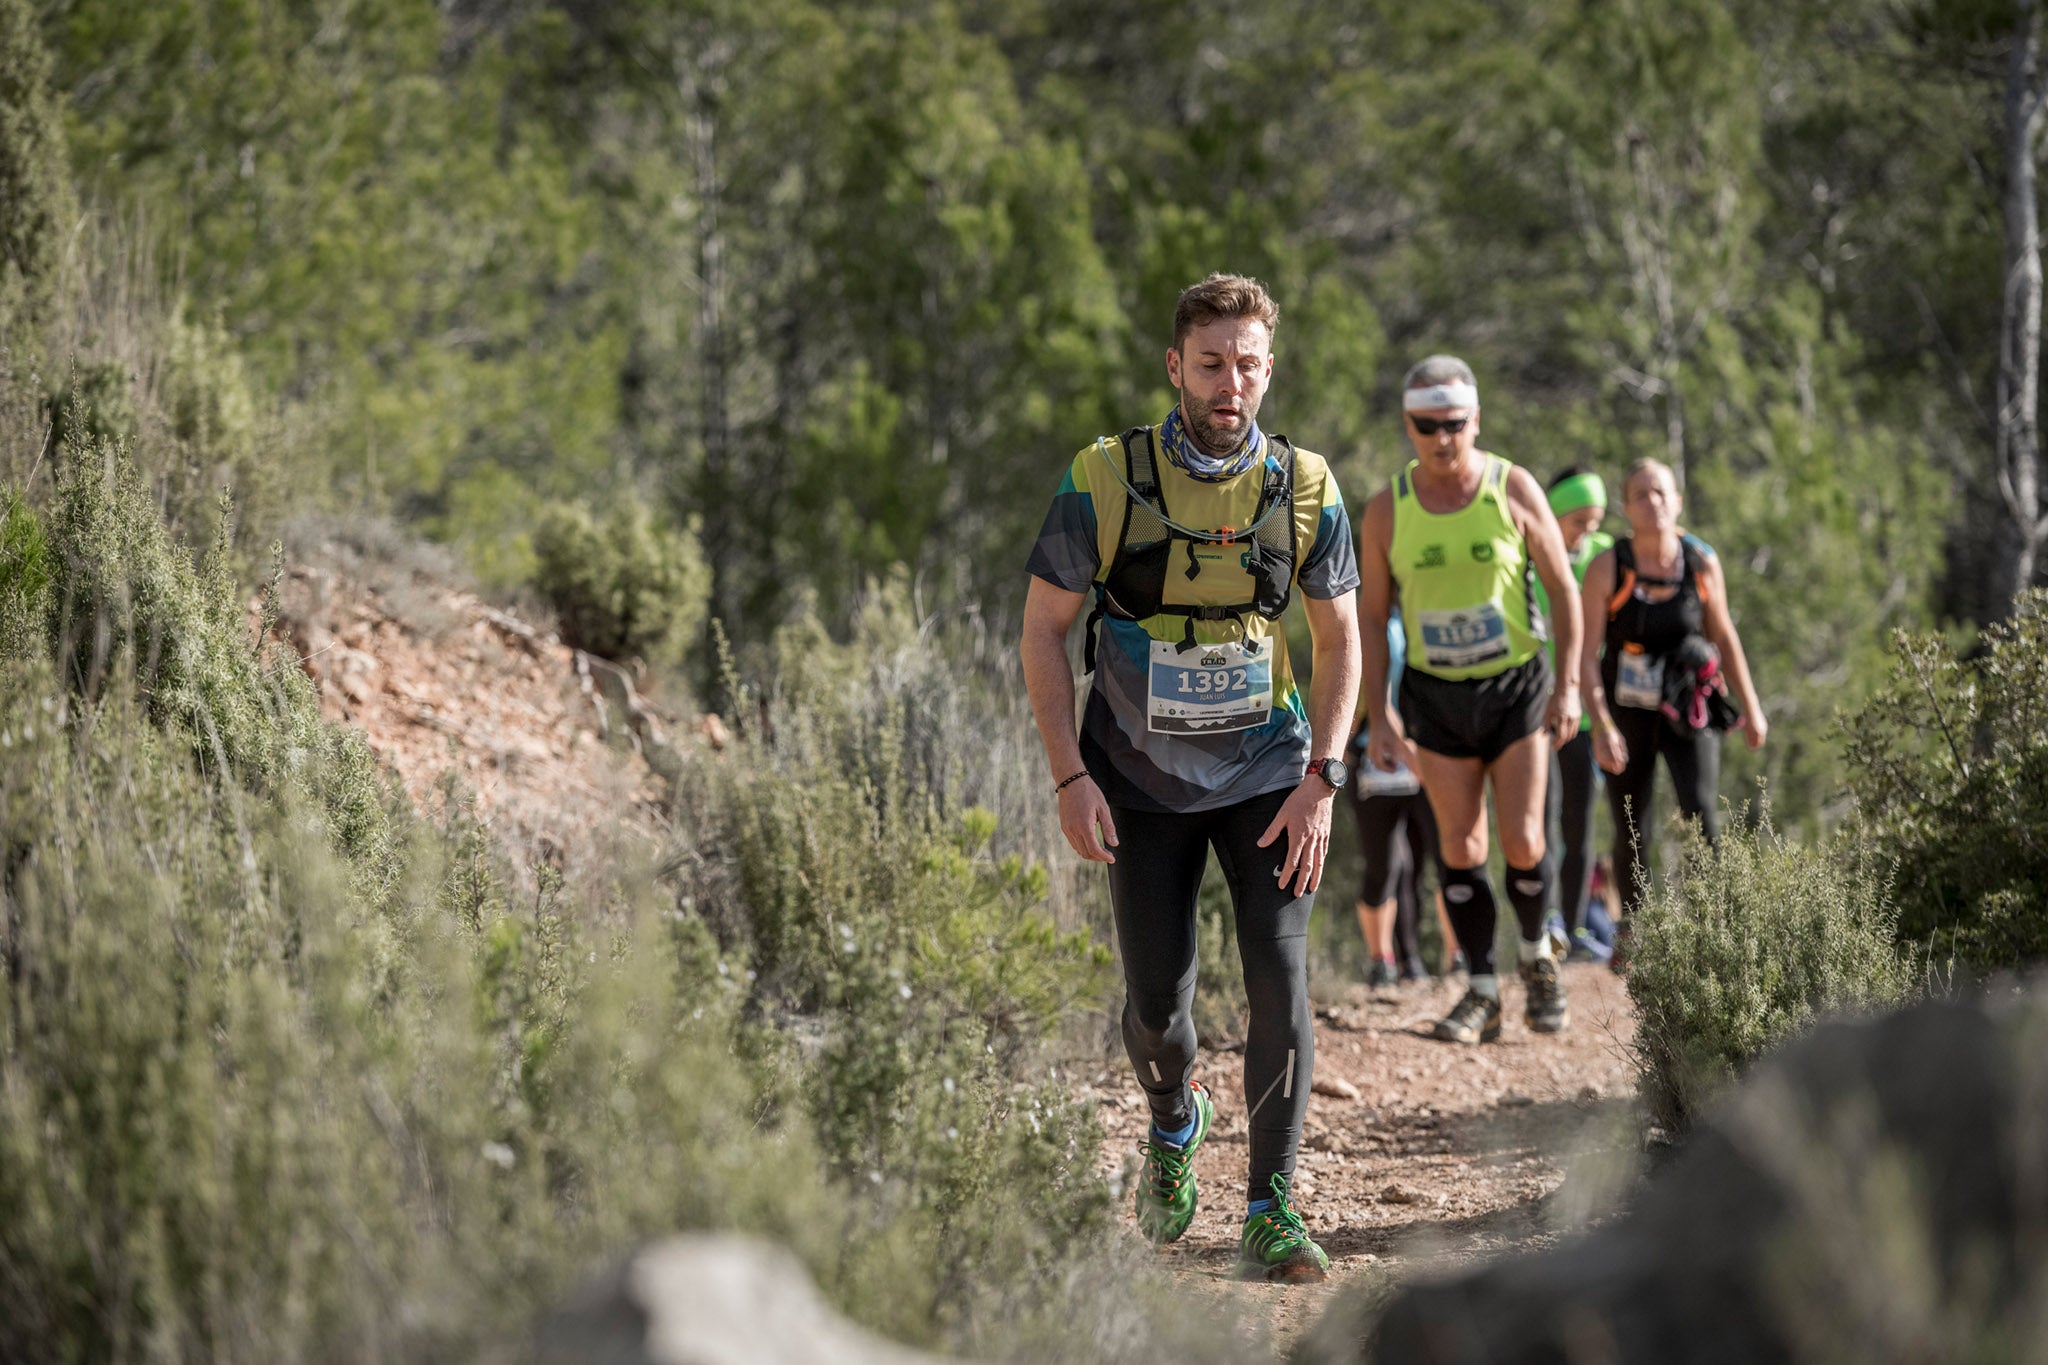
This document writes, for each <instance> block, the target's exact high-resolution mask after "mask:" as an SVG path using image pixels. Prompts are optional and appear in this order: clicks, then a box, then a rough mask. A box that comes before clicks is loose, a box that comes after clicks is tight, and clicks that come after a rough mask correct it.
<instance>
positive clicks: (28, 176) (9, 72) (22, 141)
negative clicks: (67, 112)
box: [0, 0, 78, 344]
mask: <svg viewBox="0 0 2048 1365" xmlns="http://www.w3.org/2000/svg"><path fill="white" fill-rule="evenodd" d="M40 22H41V21H40V18H39V15H38V10H37V7H36V6H35V5H34V4H32V3H30V0H0V339H4V338H8V337H10V336H16V335H19V334H18V333H17V332H16V330H15V326H14V324H15V322H16V321H17V320H19V321H21V322H23V323H26V324H27V326H26V327H24V328H23V329H22V330H23V331H24V332H25V331H28V330H31V329H33V328H34V327H35V325H36V324H38V323H40V322H42V321H43V320H44V319H45V317H46V315H47V314H48V312H49V310H50V307H51V304H52V301H53V298H54V296H55V294H56V281H57V274H58V265H59V262H60V260H61V259H62V256H63V245H64V235H65V234H66V233H67V232H69V231H70V229H71V225H72V220H73V219H74V218H75V217H76V216H77V212H78V204H77V201H76V200H75V199H74V198H73V196H72V192H71V174H70V170H69V168H68V167H67V166H66V165H65V153H64V115H63V110H62V108H61V107H60V106H59V105H58V103H57V102H56V101H55V100H53V99H51V98H50V90H49V78H50V56H49V53H48V51H47V50H45V48H44V46H43V41H42V35H41V33H40V32H39V31H38V30H39V25H40ZM17 344H19V343H17Z"/></svg>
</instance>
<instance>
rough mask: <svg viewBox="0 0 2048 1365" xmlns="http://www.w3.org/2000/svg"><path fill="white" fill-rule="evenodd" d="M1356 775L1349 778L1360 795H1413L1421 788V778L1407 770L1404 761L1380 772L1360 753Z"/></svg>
mask: <svg viewBox="0 0 2048 1365" xmlns="http://www.w3.org/2000/svg"><path fill="white" fill-rule="evenodd" d="M1359 757H1360V759H1361V760H1362V761H1361V762H1360V763H1359V765H1358V768H1357V776H1355V777H1353V778H1352V779H1351V781H1352V788H1353V790H1355V791H1356V792H1357V793H1358V794H1359V796H1360V797H1368V796H1413V795H1415V793H1417V792H1419V791H1421V790H1422V779H1421V778H1419V777H1417V776H1416V775H1415V774H1414V773H1412V772H1410V771H1409V770H1408V765H1407V764H1405V763H1397V764H1395V765H1394V771H1392V772H1390V773H1387V772H1381V771H1380V770H1379V769H1378V768H1375V767H1374V766H1373V765H1372V760H1371V759H1370V758H1366V757H1365V756H1364V755H1363V754H1361V755H1360V756H1359Z"/></svg>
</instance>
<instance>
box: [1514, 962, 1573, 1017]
mask: <svg viewBox="0 0 2048 1365" xmlns="http://www.w3.org/2000/svg"><path fill="white" fill-rule="evenodd" d="M1522 985H1523V986H1525V987H1527V988H1528V998H1527V1002H1526V1004H1525V1005H1524V1006H1523V1012H1522V1018H1523V1020H1524V1021H1525V1022H1526V1023H1527V1024H1528V1025H1529V1031H1530V1032H1531V1033H1558V1032H1561V1031H1562V1030H1563V1028H1564V1026H1565V1025H1566V1024H1569V1023H1570V1022H1571V1021H1572V1011H1571V1006H1570V1005H1569V1004H1567V1003H1566V1001H1565V998H1564V980H1563V979H1562V978H1561V977H1559V976H1558V974H1557V959H1555V958H1549V957H1539V958H1537V959H1536V960H1535V961H1534V962H1524V963H1523V964H1522Z"/></svg>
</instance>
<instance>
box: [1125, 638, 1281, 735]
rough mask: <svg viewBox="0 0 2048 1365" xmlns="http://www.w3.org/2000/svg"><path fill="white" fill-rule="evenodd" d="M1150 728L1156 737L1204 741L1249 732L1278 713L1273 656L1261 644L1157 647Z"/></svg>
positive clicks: (1148, 719) (1156, 643)
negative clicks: (1202, 737)
mask: <svg viewBox="0 0 2048 1365" xmlns="http://www.w3.org/2000/svg"><path fill="white" fill-rule="evenodd" d="M1145 709H1146V728H1147V729H1149V730H1151V731H1152V732H1153V733H1155V734H1169V735H1199V734H1209V733H1214V732H1221V731H1228V730H1250V729H1252V728H1254V727H1256V726H1260V725H1264V724H1265V723H1266V718H1267V717H1268V716H1270V715H1271V714H1272V712H1273V652H1272V650H1271V649H1270V648H1268V647H1267V646H1264V645H1261V644H1259V643H1258V642H1257V641H1251V642H1248V643H1247V642H1244V641H1238V642H1234V643H1231V644H1223V645H1196V646H1195V647H1194V648H1193V649H1189V650H1182V649H1181V647H1180V646H1179V644H1177V643H1175V642H1172V641H1168V640H1154V641H1153V642H1152V676H1151V696H1150V698H1149V699H1148V704H1147V706H1146V708H1145Z"/></svg>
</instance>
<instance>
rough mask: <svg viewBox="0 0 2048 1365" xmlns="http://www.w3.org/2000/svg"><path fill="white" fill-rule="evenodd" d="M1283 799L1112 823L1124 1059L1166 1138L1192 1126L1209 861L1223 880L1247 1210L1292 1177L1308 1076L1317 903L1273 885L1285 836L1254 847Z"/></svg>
mask: <svg viewBox="0 0 2048 1365" xmlns="http://www.w3.org/2000/svg"><path fill="white" fill-rule="evenodd" d="M1288 794H1289V793H1288V791H1285V790H1283V791H1276V792H1269V793H1267V794H1266V795H1264V796H1257V797H1253V798H1252V799H1250V800H1248V801H1244V802H1240V803H1239V804H1237V805H1234V806H1226V807H1224V808H1222V809H1220V810H1212V811H1199V812H1196V813H1193V814H1160V813H1157V812H1148V811H1136V810H1115V811H1113V812H1112V814H1113V816H1114V818H1115V820H1116V832H1117V847H1116V849H1115V853H1116V861H1115V862H1114V863H1112V864H1111V865H1110V869H1109V892H1110V900H1111V902H1112V904H1113V906H1114V909H1115V912H1116V937H1117V946H1118V948H1119V949H1120V950H1121V952H1122V955H1123V967H1124V992H1125V994H1124V1017H1123V1032H1124V1048H1125V1049H1126V1050H1127V1051H1128V1052H1129V1053H1130V1057H1131V1065H1132V1066H1133V1067H1135V1068H1136V1070H1137V1073H1138V1084H1139V1085H1140V1086H1141V1087H1143V1089H1144V1091H1145V1095H1146V1098H1147V1099H1148V1100H1150V1102H1151V1107H1152V1122H1153V1123H1154V1124H1155V1125H1157V1126H1158V1127H1160V1128H1162V1129H1165V1130H1167V1131H1172V1130H1174V1129H1176V1128H1180V1127H1183V1126H1185V1125H1186V1123H1187V1121H1188V1120H1189V1119H1190V1118H1191V1117H1193V1110H1192V1108H1191V1101H1190V1096H1189V1092H1188V1084H1187V1083H1188V1076H1189V1073H1190V1072H1191V1071H1192V1070H1193V1069H1194V1063H1195V1025H1194V1019H1193V1016H1192V1014H1191V1008H1192V1006H1193V1004H1194V998H1195V896H1196V894H1197V893H1198V892H1199V891H1200V890H1201V886H1202V873H1203V871H1204V869H1205V868H1206V867H1207V865H1208V861H1209V850H1210V849H1212V848H1213V849H1215V851H1216V862H1217V865H1218V866H1220V867H1221V868H1222V869H1223V877H1224V881H1225V883H1226V884H1227V885H1228V886H1229V888H1230V899H1231V904H1232V906H1233V907H1234V909H1235V912H1236V916H1237V951H1238V957H1239V959H1240V960H1241V961H1242V962H1243V964H1244V986H1245V995H1246V996H1247V998H1248V999H1249V1002H1250V1006H1251V1022H1250V1025H1249V1027H1248V1028H1247V1029H1246V1032H1245V1044H1244V1093H1245V1111H1246V1113H1247V1114H1248V1115H1249V1116H1250V1127H1251V1172H1250V1191H1251V1197H1252V1198H1255V1199H1258V1198H1264V1197H1266V1195H1267V1194H1268V1193H1269V1192H1270V1191H1269V1190H1268V1188H1267V1186H1268V1182H1269V1181H1270V1180H1271V1178H1272V1177H1273V1176H1274V1175H1275V1174H1284V1175H1288V1176H1290V1177H1291V1176H1292V1175H1293V1174H1294V1157H1295V1152H1296V1150H1297V1149H1298V1148H1299V1147H1300V1146H1301V1120H1302V1115H1303V1114H1305V1113H1306V1112H1307V1111H1308V1088H1309V1082H1310V1079H1311V1077H1312V1076H1313V1075H1314V1071H1315V1033H1314V1030H1313V1028H1312V1027H1311V1021H1310V1016H1309V1002H1308V915H1309V908H1310V906H1311V905H1313V904H1314V902H1315V897H1314V896H1313V895H1308V896H1296V895H1294V894H1293V893H1292V891H1290V890H1287V889H1284V888H1282V887H1281V885H1280V884H1279V882H1278V881H1277V880H1275V878H1274V875H1273V874H1274V872H1275V871H1276V870H1277V869H1278V868H1279V866H1280V864H1281V863H1282V862H1283V861H1285V858H1286V850H1285V848H1284V847H1283V845H1284V844H1285V843H1286V835H1284V834H1282V835H1281V836H1280V837H1279V838H1277V839H1275V840H1274V841H1273V843H1272V844H1271V845H1269V846H1268V847H1266V848H1260V847H1259V846H1258V841H1259V836H1260V835H1261V834H1264V833H1265V832H1266V827H1267V826H1268V825H1270V824H1271V823H1272V821H1273V817H1274V815H1276V814H1277V813H1278V812H1279V810H1280V807H1281V805H1282V804H1283V803H1284V802H1285V801H1286V799H1287V796H1288Z"/></svg>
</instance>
